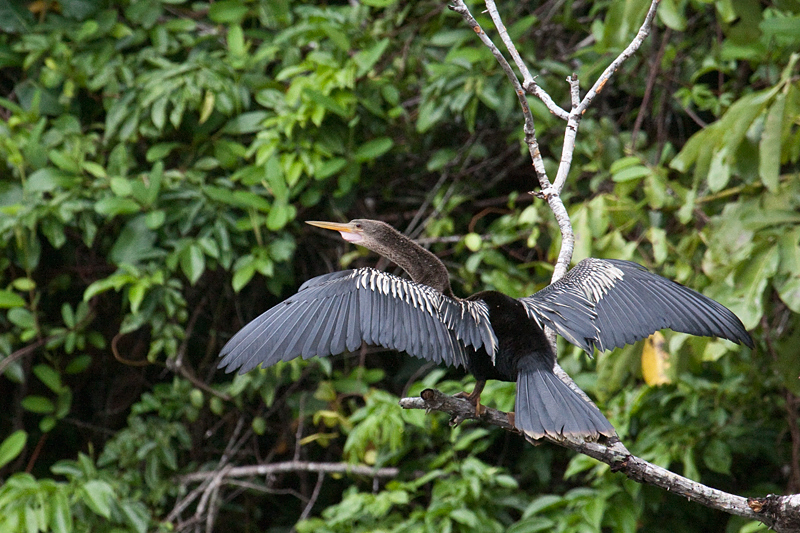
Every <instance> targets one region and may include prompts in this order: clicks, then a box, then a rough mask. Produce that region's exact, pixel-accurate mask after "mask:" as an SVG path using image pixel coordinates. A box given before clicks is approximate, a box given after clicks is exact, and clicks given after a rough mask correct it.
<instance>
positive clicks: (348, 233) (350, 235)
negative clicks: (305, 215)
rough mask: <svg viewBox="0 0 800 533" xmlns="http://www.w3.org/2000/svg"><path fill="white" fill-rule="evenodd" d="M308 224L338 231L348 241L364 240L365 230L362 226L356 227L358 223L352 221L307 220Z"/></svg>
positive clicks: (358, 241)
mask: <svg viewBox="0 0 800 533" xmlns="http://www.w3.org/2000/svg"><path fill="white" fill-rule="evenodd" d="M306 224H311V225H312V226H316V227H318V228H324V229H332V230H334V231H338V232H339V235H341V236H342V239H344V240H346V241H347V242H352V243H360V242H361V241H363V240H364V232H363V231H362V230H361V229H360V228H358V227H356V225H355V224H354V223H352V222H348V223H347V224H340V223H339V222H320V221H317V220H307V221H306Z"/></svg>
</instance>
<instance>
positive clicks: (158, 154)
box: [145, 142, 181, 163]
mask: <svg viewBox="0 0 800 533" xmlns="http://www.w3.org/2000/svg"><path fill="white" fill-rule="evenodd" d="M180 145H181V144H180V143H175V142H169V143H158V144H154V145H153V146H151V147H150V148H149V149H148V150H147V154H146V155H145V159H146V160H147V162H148V163H152V162H153V161H160V160H162V159H164V158H165V157H167V156H168V155H169V154H170V152H172V151H173V150H174V149H175V148H178V147H179V146H180Z"/></svg>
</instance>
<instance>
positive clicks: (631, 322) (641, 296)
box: [520, 259, 753, 353]
mask: <svg viewBox="0 0 800 533" xmlns="http://www.w3.org/2000/svg"><path fill="white" fill-rule="evenodd" d="M520 301H521V302H522V304H523V305H524V306H525V309H526V311H527V312H528V315H529V316H530V317H531V318H533V319H534V320H536V321H537V322H538V323H539V325H540V326H548V327H550V328H553V329H554V330H555V331H556V332H557V333H558V334H559V335H561V336H562V337H564V338H565V339H567V340H568V341H569V342H571V343H573V344H575V345H577V346H580V347H581V348H583V349H584V350H586V351H587V352H589V353H591V352H592V351H593V349H594V348H595V347H596V348H598V349H599V350H601V351H604V350H610V349H612V348H620V347H622V346H624V345H625V344H632V343H634V342H636V341H637V340H640V339H643V338H645V337H648V336H649V335H652V334H653V333H654V332H656V331H658V330H660V329H664V328H669V329H672V330H675V331H680V332H683V333H690V334H692V335H700V336H709V337H711V336H713V337H722V338H723V339H728V340H731V341H733V342H736V343H744V344H746V345H747V346H750V347H751V348H752V347H753V340H752V339H751V338H750V335H749V334H748V333H747V331H746V330H745V328H744V325H743V324H742V322H741V321H740V320H739V318H738V317H737V316H736V315H734V314H733V313H732V312H731V311H730V310H729V309H728V308H727V307H725V306H723V305H722V304H720V303H718V302H716V301H714V300H712V299H711V298H708V297H707V296H703V295H702V294H700V293H698V292H696V291H693V290H692V289H689V288H687V287H684V286H683V285H681V284H679V283H676V282H674V281H670V280H668V279H666V278H662V277H661V276H658V275H656V274H653V273H652V272H650V271H648V270H647V269H646V268H644V267H643V266H641V265H639V264H637V263H633V262H631V261H621V260H616V259H584V260H583V261H581V262H580V263H578V264H577V265H575V268H573V269H572V270H570V271H569V272H567V274H566V275H565V276H564V277H563V278H561V279H560V280H558V281H556V282H555V283H553V284H552V285H549V286H548V287H545V288H544V289H542V290H541V291H539V292H537V293H536V294H533V295H531V296H527V297H525V298H520Z"/></svg>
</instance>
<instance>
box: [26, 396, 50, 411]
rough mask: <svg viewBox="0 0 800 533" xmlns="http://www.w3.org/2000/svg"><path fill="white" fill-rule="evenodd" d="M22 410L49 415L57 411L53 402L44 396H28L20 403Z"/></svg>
mask: <svg viewBox="0 0 800 533" xmlns="http://www.w3.org/2000/svg"><path fill="white" fill-rule="evenodd" d="M20 405H22V408H23V409H25V410H27V411H30V412H31V413H38V414H48V413H53V412H55V410H56V407H55V405H53V402H52V401H50V400H49V399H48V398H45V397H44V396H26V397H25V398H23V399H22V401H21V402H20Z"/></svg>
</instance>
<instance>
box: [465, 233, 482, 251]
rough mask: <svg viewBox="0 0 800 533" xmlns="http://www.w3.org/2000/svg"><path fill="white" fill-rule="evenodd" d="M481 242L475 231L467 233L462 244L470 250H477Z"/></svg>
mask: <svg viewBox="0 0 800 533" xmlns="http://www.w3.org/2000/svg"><path fill="white" fill-rule="evenodd" d="M482 242H483V240H482V239H481V236H480V235H478V234H477V233H467V234H466V235H465V236H464V245H465V246H466V247H467V248H469V249H470V251H473V252H477V251H478V250H480V249H481V244H482Z"/></svg>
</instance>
